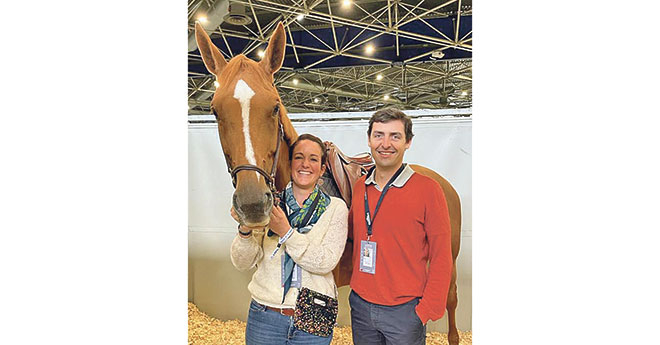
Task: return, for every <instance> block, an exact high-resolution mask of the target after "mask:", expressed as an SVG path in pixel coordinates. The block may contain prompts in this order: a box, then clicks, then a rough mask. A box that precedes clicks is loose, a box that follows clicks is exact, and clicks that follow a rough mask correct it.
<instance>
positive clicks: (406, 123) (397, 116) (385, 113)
mask: <svg viewBox="0 0 660 345" xmlns="http://www.w3.org/2000/svg"><path fill="white" fill-rule="evenodd" d="M393 120H401V122H403V129H404V132H405V135H406V142H410V140H411V139H412V138H413V136H414V134H413V132H412V120H411V119H410V117H408V115H406V114H404V113H403V112H402V111H401V110H399V109H397V108H394V107H389V108H384V109H381V110H379V111H377V112H375V113H374V114H373V115H372V116H371V118H370V119H369V129H368V130H367V136H369V137H371V128H372V127H373V124H374V122H380V123H385V122H390V121H393Z"/></svg>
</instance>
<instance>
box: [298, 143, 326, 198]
mask: <svg viewBox="0 0 660 345" xmlns="http://www.w3.org/2000/svg"><path fill="white" fill-rule="evenodd" d="M321 157H322V152H321V147H320V146H319V144H317V143H315V142H313V141H311V140H301V141H300V142H298V144H297V145H296V147H295V148H294V149H293V156H292V157H291V177H292V179H293V183H294V184H295V185H296V186H298V187H300V188H303V189H309V188H313V187H314V185H315V184H316V182H317V181H318V180H319V178H320V177H321V175H323V173H324V172H325V165H323V166H321Z"/></svg>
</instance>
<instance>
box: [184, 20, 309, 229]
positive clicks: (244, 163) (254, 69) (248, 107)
mask: <svg viewBox="0 0 660 345" xmlns="http://www.w3.org/2000/svg"><path fill="white" fill-rule="evenodd" d="M195 37H196V39H197V45H198V47H199V51H200V53H201V55H202V60H204V64H205V65H206V68H207V69H208V70H209V72H211V73H212V74H213V75H215V76H216V79H217V81H218V83H219V84H220V85H219V86H218V87H217V88H216V91H215V94H214V95H213V99H212V100H211V109H212V110H213V114H214V115H215V117H216V119H217V122H218V131H219V134H220V142H221V144H222V150H223V152H224V154H225V158H226V161H227V165H228V168H229V169H230V171H231V170H233V171H231V172H232V178H233V181H234V185H235V187H236V190H235V192H234V196H233V199H232V204H233V206H234V209H235V210H236V211H237V213H238V215H239V217H240V218H241V222H242V223H243V224H245V225H247V226H251V227H261V226H265V225H266V224H268V221H269V218H270V217H269V215H270V211H271V208H272V206H273V194H272V192H271V190H270V186H269V184H271V185H272V184H273V183H275V181H269V178H270V176H269V175H270V174H271V173H273V169H275V168H276V167H279V168H280V169H284V170H286V171H288V169H286V166H287V165H288V145H287V143H290V142H291V141H292V140H295V136H296V133H295V130H294V129H293V127H292V126H291V122H290V121H289V120H288V117H286V113H285V110H284V107H283V106H282V104H281V101H280V97H279V94H278V93H277V89H276V88H275V86H274V84H273V74H274V73H275V72H277V71H278V70H279V69H280V67H282V62H283V60H284V52H285V48H286V36H285V34H284V26H283V25H282V23H279V24H278V26H277V29H276V30H275V31H274V33H273V35H272V36H271V39H270V42H269V43H268V48H267V49H266V53H265V55H264V57H263V58H262V60H261V61H260V62H255V61H253V60H251V59H248V58H247V57H245V56H244V55H237V56H235V57H234V58H232V59H231V60H230V61H229V62H227V61H225V59H224V57H223V56H222V53H221V52H220V50H219V49H218V48H217V47H216V46H215V45H214V44H213V42H211V39H210V38H209V36H208V35H207V34H206V32H205V31H204V29H203V28H202V26H201V25H200V24H199V23H196V24H195ZM280 123H281V124H282V126H283V128H284V140H285V143H283V144H281V145H279V146H281V147H280V149H279V152H280V154H279V156H280V157H279V161H277V162H276V161H275V159H276V156H277V155H276V150H277V147H278V142H279V141H280V140H279V136H278V133H279V125H280ZM281 162H285V163H281ZM237 167H238V169H236V168H237ZM287 177H288V176H287ZM281 184H282V182H281V181H278V185H279V186H278V187H280V188H281V187H282V186H281Z"/></svg>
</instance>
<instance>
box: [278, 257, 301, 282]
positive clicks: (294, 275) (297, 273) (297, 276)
mask: <svg viewBox="0 0 660 345" xmlns="http://www.w3.org/2000/svg"><path fill="white" fill-rule="evenodd" d="M281 258H282V264H281V267H282V274H281V276H282V286H284V282H285V281H286V276H285V275H286V270H285V267H284V266H285V265H284V254H282V255H281ZM291 287H293V288H298V289H300V288H301V287H302V268H300V266H298V264H296V263H294V264H293V272H291Z"/></svg>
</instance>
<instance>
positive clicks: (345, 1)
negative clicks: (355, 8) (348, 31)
mask: <svg viewBox="0 0 660 345" xmlns="http://www.w3.org/2000/svg"><path fill="white" fill-rule="evenodd" d="M341 4H342V6H344V7H348V6H351V0H344V1H342V3H341Z"/></svg>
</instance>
